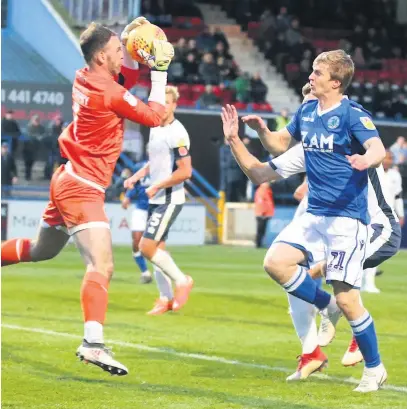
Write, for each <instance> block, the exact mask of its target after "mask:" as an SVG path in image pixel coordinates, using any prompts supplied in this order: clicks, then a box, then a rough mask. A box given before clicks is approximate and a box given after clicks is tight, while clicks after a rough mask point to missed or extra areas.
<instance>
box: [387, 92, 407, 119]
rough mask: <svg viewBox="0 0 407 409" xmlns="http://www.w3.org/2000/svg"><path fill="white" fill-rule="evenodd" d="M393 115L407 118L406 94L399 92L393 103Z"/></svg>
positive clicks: (397, 117) (398, 117)
mask: <svg viewBox="0 0 407 409" xmlns="http://www.w3.org/2000/svg"><path fill="white" fill-rule="evenodd" d="M391 109H392V116H393V117H394V118H396V119H407V99H406V96H405V95H404V94H399V95H398V96H397V100H396V101H395V102H394V103H393V104H392V106H391Z"/></svg>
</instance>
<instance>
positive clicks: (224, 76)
mask: <svg viewBox="0 0 407 409" xmlns="http://www.w3.org/2000/svg"><path fill="white" fill-rule="evenodd" d="M216 64H217V66H218V68H219V73H220V80H221V81H222V82H228V81H230V80H233V79H234V68H233V63H232V61H231V60H230V59H226V58H225V57H218V58H217V60H216Z"/></svg>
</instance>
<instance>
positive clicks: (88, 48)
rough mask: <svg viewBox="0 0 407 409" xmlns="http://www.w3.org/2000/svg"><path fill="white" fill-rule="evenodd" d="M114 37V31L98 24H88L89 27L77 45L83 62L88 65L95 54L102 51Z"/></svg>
mask: <svg viewBox="0 0 407 409" xmlns="http://www.w3.org/2000/svg"><path fill="white" fill-rule="evenodd" d="M115 35H116V33H115V32H114V31H112V30H110V29H109V28H107V27H105V26H102V25H101V24H99V23H94V22H92V23H90V25H89V27H88V28H87V29H86V30H85V31H84V32H83V33H82V34H81V36H80V38H79V44H80V46H81V50H82V54H83V57H84V58H85V61H86V62H87V63H88V64H89V63H90V62H91V61H92V59H93V57H94V56H95V54H96V53H97V52H99V51H100V50H102V49H103V48H104V47H105V46H106V44H107V43H108V42H109V40H110V39H111V38H112V37H113V36H115Z"/></svg>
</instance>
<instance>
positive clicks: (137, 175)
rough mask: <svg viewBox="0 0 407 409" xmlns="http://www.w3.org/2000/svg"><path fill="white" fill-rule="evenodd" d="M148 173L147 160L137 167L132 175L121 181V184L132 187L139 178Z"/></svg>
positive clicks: (128, 187)
mask: <svg viewBox="0 0 407 409" xmlns="http://www.w3.org/2000/svg"><path fill="white" fill-rule="evenodd" d="M149 173H150V164H149V162H147V163H146V164H145V165H144V166H143V167H142V168H141V169H139V170H138V171H137V172H136V173H135V174H134V175H133V176H130V177H129V178H128V179H126V180H125V181H124V182H123V186H124V187H125V188H126V189H133V187H134V184H135V183H137V182H138V181H139V180H140V179H143V178H144V177H146V176H147V175H148V174H149Z"/></svg>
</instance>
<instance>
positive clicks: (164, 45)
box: [137, 40, 174, 71]
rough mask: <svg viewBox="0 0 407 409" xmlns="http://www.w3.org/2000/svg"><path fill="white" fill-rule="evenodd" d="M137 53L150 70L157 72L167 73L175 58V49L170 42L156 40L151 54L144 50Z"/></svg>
mask: <svg viewBox="0 0 407 409" xmlns="http://www.w3.org/2000/svg"><path fill="white" fill-rule="evenodd" d="M137 53H138V55H139V56H140V57H141V58H142V59H143V60H144V63H145V64H147V65H148V66H149V67H150V68H152V69H154V70H157V71H167V70H168V66H169V65H170V63H171V60H172V58H173V57H174V47H173V46H172V44H171V43H169V42H168V41H165V40H154V41H153V49H152V53H151V54H149V53H147V52H146V51H144V50H138V51H137Z"/></svg>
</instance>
